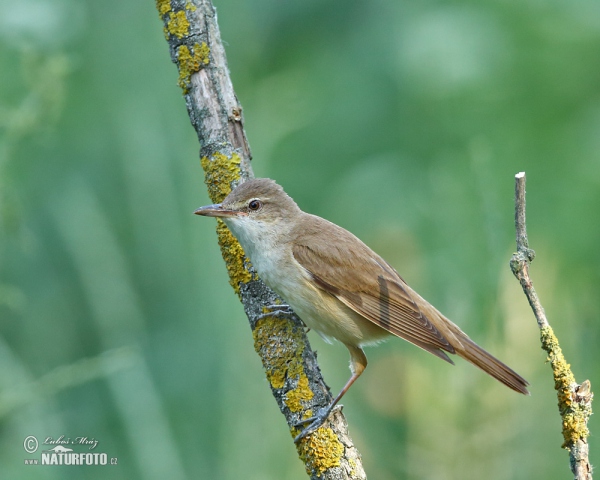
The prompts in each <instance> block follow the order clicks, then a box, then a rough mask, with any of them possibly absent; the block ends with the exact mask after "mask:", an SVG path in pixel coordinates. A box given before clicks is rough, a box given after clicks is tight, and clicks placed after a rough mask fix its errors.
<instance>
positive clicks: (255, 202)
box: [248, 199, 262, 212]
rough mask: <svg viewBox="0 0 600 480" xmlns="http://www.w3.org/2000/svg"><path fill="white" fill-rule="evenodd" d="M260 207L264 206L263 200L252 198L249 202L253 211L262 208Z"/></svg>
mask: <svg viewBox="0 0 600 480" xmlns="http://www.w3.org/2000/svg"><path fill="white" fill-rule="evenodd" d="M260 207H262V202H261V201H260V200H256V199H255V200H250V202H248V208H249V209H250V210H252V211H253V212H256V211H257V210H260Z"/></svg>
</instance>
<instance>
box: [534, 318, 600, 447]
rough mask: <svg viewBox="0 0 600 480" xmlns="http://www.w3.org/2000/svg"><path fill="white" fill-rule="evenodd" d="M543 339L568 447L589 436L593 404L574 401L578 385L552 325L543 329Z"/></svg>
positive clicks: (565, 444)
mask: <svg viewBox="0 0 600 480" xmlns="http://www.w3.org/2000/svg"><path fill="white" fill-rule="evenodd" d="M541 341H542V348H543V349H544V350H545V351H546V352H547V353H548V361H549V362H550V364H551V366H552V372H553V373H554V388H555V389H556V391H557V396H558V409H559V411H560V414H561V417H562V433H563V438H564V443H563V445H562V446H563V448H567V449H568V448H570V447H571V445H573V444H575V442H577V441H578V440H580V439H581V440H585V439H586V438H587V437H588V436H589V434H590V432H589V430H588V428H587V421H588V418H589V416H590V415H591V413H592V412H591V406H590V404H589V403H585V402H584V403H580V402H575V401H574V392H573V388H574V386H575V385H577V383H576V381H575V376H574V375H573V372H571V366H570V365H569V364H568V363H567V362H566V360H565V357H564V355H563V353H562V349H561V348H560V345H559V343H558V339H557V338H556V336H555V335H554V331H553V330H552V328H551V327H550V326H548V327H544V328H542V329H541Z"/></svg>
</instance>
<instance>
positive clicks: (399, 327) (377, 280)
mask: <svg viewBox="0 0 600 480" xmlns="http://www.w3.org/2000/svg"><path fill="white" fill-rule="evenodd" d="M311 217H312V221H311V222H309V225H310V227H309V228H304V231H302V232H296V235H294V237H295V241H294V246H293V249H292V250H293V255H294V258H295V259H296V261H297V262H298V263H299V264H300V265H301V266H302V267H303V268H304V269H306V270H307V271H308V272H309V273H310V275H311V276H312V278H313V280H314V282H315V283H316V284H317V285H318V286H319V288H321V289H323V290H324V291H326V292H328V293H330V294H331V295H333V296H335V297H336V298H337V299H338V300H339V301H341V302H342V303H344V304H345V305H346V306H348V307H349V308H351V309H352V310H354V311H355V312H357V313H358V314H360V315H362V316H363V317H364V318H366V319H367V320H370V321H371V322H373V323H375V324H376V325H378V326H380V327H381V328H383V329H385V330H387V331H388V332H389V333H391V334H393V335H396V336H398V337H401V338H404V339H405V340H408V341H409V342H411V343H413V344H415V345H417V346H419V347H421V348H423V349H424V350H427V351H428V352H430V353H433V354H434V355H436V356H438V357H440V358H442V359H444V360H446V361H448V362H450V363H452V361H451V360H450V359H449V358H448V356H447V355H446V354H445V353H444V351H446V352H449V353H455V350H454V347H453V346H452V344H451V343H450V342H449V341H448V339H447V338H446V337H445V336H444V335H443V334H442V333H440V331H439V330H438V328H436V326H435V325H434V324H433V322H432V321H431V319H430V318H428V317H427V315H426V312H423V311H422V309H421V308H419V305H418V304H417V302H424V300H422V299H421V298H420V297H418V295H416V294H415V293H414V292H413V291H412V290H411V289H410V287H408V285H407V284H406V283H405V282H404V280H402V278H401V277H400V275H398V273H397V272H396V271H395V270H394V269H393V268H392V267H391V266H390V265H389V264H388V263H387V262H386V261H385V260H383V259H382V258H381V257H380V256H379V255H377V254H376V253H375V252H373V251H372V250H371V249H370V248H369V247H367V246H366V245H365V244H364V243H362V242H361V241H360V240H359V239H358V238H357V237H355V236H354V235H352V234H351V233H350V232H348V231H347V230H344V229H343V228H341V227H338V226H337V225H335V224H333V223H330V222H328V221H327V220H324V219H322V218H320V217H315V216H312V215H311ZM304 227H306V224H305V225H304ZM415 297H416V298H415ZM427 307H428V308H429V307H430V308H431V309H433V307H431V306H429V305H428V304H427Z"/></svg>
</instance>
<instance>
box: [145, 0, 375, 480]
mask: <svg viewBox="0 0 600 480" xmlns="http://www.w3.org/2000/svg"><path fill="white" fill-rule="evenodd" d="M156 7H157V9H158V12H159V15H160V18H161V20H162V21H163V23H164V33H165V38H166V40H167V42H168V44H169V50H170V53H171V59H172V61H173V62H174V63H175V64H176V65H177V67H178V70H179V81H178V83H179V86H180V87H181V89H182V91H183V96H184V98H185V103H186V106H187V110H188V114H189V116H190V121H191V123H192V125H193V127H194V129H195V130H196V133H197V135H198V140H199V142H200V158H201V164H202V168H203V169H204V172H205V182H206V185H207V187H208V192H209V195H210V197H211V199H212V200H213V202H215V203H219V202H221V201H222V200H223V199H224V198H225V196H227V194H228V193H229V192H230V191H231V189H232V188H234V187H235V186H236V185H238V184H239V183H240V182H243V181H244V180H245V179H248V178H252V177H253V173H252V168H251V166H250V160H251V154H250V148H249V146H248V142H247V140H246V134H245V132H244V124H243V115H242V107H241V105H240V104H239V101H238V99H237V97H236V95H235V92H234V90H233V85H232V83H231V79H230V76H229V70H228V68H227V61H226V57H225V49H224V47H223V44H222V42H221V37H220V34H219V28H218V24H217V16H216V12H215V9H214V7H213V5H212V3H211V2H210V0H188V1H184V0H156ZM217 235H218V241H219V245H220V247H221V252H222V254H223V259H224V260H225V264H226V267H227V271H228V273H229V278H230V283H231V286H232V287H233V289H234V291H235V292H236V293H237V295H238V297H239V298H240V300H241V302H242V304H243V306H244V310H245V312H246V314H247V316H248V319H249V321H250V327H251V329H252V335H253V337H254V346H255V349H256V352H257V353H258V354H259V356H260V358H261V360H262V363H263V365H264V368H265V371H266V375H267V379H268V381H269V384H270V386H271V390H272V392H273V396H274V397H275V400H276V401H277V405H278V406H279V409H280V411H281V412H282V413H283V414H284V416H285V419H286V422H287V424H288V427H289V429H290V433H291V435H290V442H293V438H294V436H295V435H296V434H297V433H299V430H297V429H296V428H295V427H294V425H295V424H296V423H297V422H298V421H299V420H301V419H302V418H309V417H310V416H312V413H313V412H315V411H317V410H318V409H319V408H321V407H324V406H326V405H327V404H328V403H329V402H330V401H331V394H330V392H329V388H328V387H327V385H326V384H325V383H324V381H323V378H322V376H321V373H320V371H319V366H318V364H317V361H316V355H315V353H314V352H313V351H312V350H311V348H310V345H309V343H308V339H307V337H306V333H305V331H304V326H303V324H302V322H301V321H300V319H299V318H298V317H297V316H296V315H295V314H293V313H285V312H281V311H278V309H277V308H276V307H274V306H275V305H278V304H282V303H283V302H282V300H281V299H280V298H278V297H277V295H276V294H275V293H274V292H273V291H272V290H270V289H269V288H268V287H267V286H266V285H265V284H264V283H263V282H262V281H261V280H260V279H259V278H258V276H257V274H256V272H255V271H254V269H253V268H252V265H251V264H250V262H249V261H248V259H247V258H246V257H245V255H244V252H243V250H242V248H241V246H240V245H239V243H238V242H237V240H236V239H235V238H234V237H233V235H232V234H231V233H230V232H229V230H228V229H227V227H226V226H225V225H224V224H223V223H222V222H220V221H218V224H217ZM271 312H272V315H271V314H269V313H271ZM296 448H297V450H298V454H299V457H300V459H301V460H302V461H303V462H304V465H305V467H306V471H307V473H308V475H309V476H310V477H311V478H313V479H328V480H341V479H345V480H358V479H366V475H365V472H364V470H363V467H362V463H361V458H360V454H359V452H358V450H357V449H356V448H355V447H354V445H353V443H352V440H351V439H350V437H349V435H348V427H347V423H346V420H345V418H344V417H343V415H342V413H341V410H340V409H338V410H336V411H334V413H333V414H332V415H331V416H330V418H329V420H328V421H327V422H326V423H325V424H324V425H323V426H322V427H321V428H319V429H318V430H317V431H316V432H315V433H313V434H312V435H310V436H308V437H307V438H305V439H303V440H302V441H301V442H300V443H299V444H298V445H297V446H296Z"/></svg>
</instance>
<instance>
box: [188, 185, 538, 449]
mask: <svg viewBox="0 0 600 480" xmlns="http://www.w3.org/2000/svg"><path fill="white" fill-rule="evenodd" d="M194 213H195V214H197V215H202V216H207V217H218V218H221V219H222V220H223V221H224V222H225V224H226V225H227V227H228V228H229V229H230V231H231V232H232V233H233V235H234V236H235V237H236V238H237V240H238V241H239V243H240V245H241V246H242V248H243V250H244V252H245V254H246V255H247V256H248V258H249V259H250V261H251V263H252V265H253V266H254V268H255V269H256V271H257V272H258V275H259V277H260V278H261V279H262V280H263V281H264V282H265V283H266V284H267V285H268V286H269V287H270V288H271V289H272V290H274V291H275V292H276V293H277V294H278V295H279V296H280V297H281V298H282V299H283V300H284V301H285V302H286V304H287V305H289V306H290V307H291V309H292V310H293V311H294V312H295V313H296V314H297V315H298V316H299V317H300V318H301V320H302V321H303V322H304V324H305V325H306V326H307V327H308V328H309V329H311V330H315V331H316V332H318V333H319V334H320V335H321V336H322V337H323V338H324V339H325V340H326V341H328V342H330V343H331V341H332V340H337V341H339V342H341V343H342V344H343V345H345V346H346V348H347V349H348V351H349V353H350V371H351V376H350V378H349V380H348V381H347V382H346V384H345V385H344V387H343V388H342V390H341V391H340V393H339V394H338V395H337V396H336V397H335V398H334V399H333V400H332V401H331V402H330V403H329V405H327V406H326V407H323V408H321V409H320V410H319V411H318V412H317V413H316V415H314V416H313V417H311V418H308V419H305V420H302V421H300V422H299V423H298V424H297V426H305V428H304V429H303V430H302V431H301V432H300V433H299V434H298V435H297V436H296V438H295V442H296V443H298V442H299V441H300V440H301V439H302V438H305V437H307V436H308V435H310V434H312V433H313V432H314V431H316V430H317V429H318V428H319V427H320V426H321V425H322V424H323V423H324V422H325V420H326V419H327V418H328V416H329V414H330V413H331V412H332V410H333V409H334V407H335V406H336V405H337V404H338V402H339V401H340V399H341V398H342V397H343V396H344V394H345V393H346V392H347V391H348V389H349V388H350V387H351V386H352V384H353V383H354V382H355V381H356V380H357V379H358V377H360V375H361V374H362V373H363V372H364V370H365V368H366V367H367V357H366V356H365V353H364V350H363V348H364V347H365V346H369V345H375V344H377V343H379V342H381V341H383V340H385V339H387V338H389V337H394V336H395V337H400V338H402V339H404V340H407V341H408V342H410V343H412V344H414V345H416V346H417V347H420V348H421V349H423V350H425V351H427V352H429V353H431V354H433V355H435V356H436V357H438V358H440V359H442V360H444V361H446V362H448V363H450V364H454V362H453V361H452V360H451V359H450V357H449V356H448V355H449V354H455V355H458V356H459V357H462V358H463V359H465V360H467V361H468V362H470V363H472V364H473V365H475V366H476V367H478V368H480V369H481V370H483V371H484V372H485V373H487V374H489V375H491V376H492V377H493V378H495V379H496V380H498V381H500V382H501V383H503V384H504V385H506V386H507V387H509V388H511V389H512V390H514V391H516V392H519V393H522V394H525V395H528V394H529V392H528V390H527V386H528V385H529V383H528V382H527V380H525V379H524V378H523V377H521V376H520V375H519V374H518V373H516V372H515V371H514V370H512V369H511V368H510V367H508V366H507V365H505V364H504V363H503V362H501V361H500V360H498V359H497V358H496V357H494V356H493V355H491V354H490V353H488V352H487V351H485V350H484V349H483V348H481V347H480V346H479V345H477V344H476V343H475V342H473V340H471V339H470V338H469V336H468V335H467V334H465V333H464V332H463V331H462V330H461V329H460V328H459V327H458V326H457V325H455V324H454V323H453V322H452V321H450V320H449V319H448V318H447V317H445V316H444V315H443V314H442V313H441V312H440V311H439V310H437V309H436V308H435V307H434V306H433V305H431V304H430V303H429V302H428V301H427V300H425V299H424V298H423V297H421V296H420V295H419V294H418V293H417V292H416V291H415V290H413V289H412V288H411V287H410V286H409V285H408V284H407V283H406V281H404V279H403V278H402V277H401V276H400V275H399V274H398V272H396V270H395V269H394V268H393V267H392V266H391V265H390V264H389V263H388V262H386V261H385V260H384V259H383V258H382V257H380V256H379V255H378V254H377V253H375V252H374V251H373V250H371V248H369V247H368V246H367V245H366V244H365V243H363V242H362V241H361V240H360V239H359V238H358V237H356V236H355V235H353V234H352V233H350V232H349V231H348V230H346V229H344V228H342V227H340V226H338V225H336V224H335V223H332V222H330V221H328V220H325V219H323V218H321V217H318V216H316V215H312V214H310V213H306V212H304V211H302V210H301V209H300V207H298V205H297V204H296V202H294V200H293V199H292V198H291V197H290V196H289V195H288V194H286V193H285V191H284V190H283V188H282V187H281V186H280V185H278V184H277V183H276V182H275V181H274V180H271V179H269V178H253V179H249V180H246V181H245V182H243V183H240V184H239V185H238V186H237V187H235V188H234V189H233V190H232V191H231V193H229V195H227V197H226V198H225V199H224V200H223V201H222V203H220V204H214V205H207V206H204V207H200V208H199V209H197V210H196V211H195V212H194Z"/></svg>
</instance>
